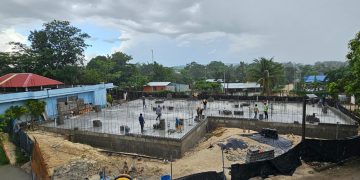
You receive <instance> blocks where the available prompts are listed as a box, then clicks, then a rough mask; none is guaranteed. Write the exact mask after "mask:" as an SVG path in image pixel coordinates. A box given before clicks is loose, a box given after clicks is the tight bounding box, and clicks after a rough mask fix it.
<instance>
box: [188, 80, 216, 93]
mask: <svg viewBox="0 0 360 180" xmlns="http://www.w3.org/2000/svg"><path fill="white" fill-rule="evenodd" d="M194 89H195V90H198V91H205V92H211V93H214V92H217V93H218V92H220V91H221V84H220V83H214V82H206V81H204V80H202V81H196V82H195V84H194Z"/></svg>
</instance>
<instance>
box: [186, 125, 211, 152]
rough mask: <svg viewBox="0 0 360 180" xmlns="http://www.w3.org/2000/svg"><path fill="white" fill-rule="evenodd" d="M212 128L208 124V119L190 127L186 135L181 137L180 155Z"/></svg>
mask: <svg viewBox="0 0 360 180" xmlns="http://www.w3.org/2000/svg"><path fill="white" fill-rule="evenodd" d="M211 129H212V128H211V127H210V126H209V123H208V120H207V119H205V120H203V121H201V122H200V123H199V124H197V125H196V127H194V128H193V129H191V130H190V131H189V132H188V133H187V134H186V135H184V136H183V137H182V138H181V153H182V155H183V154H184V153H185V152H186V151H188V150H189V149H191V148H193V147H194V146H195V145H196V144H197V143H199V141H200V140H201V139H203V138H205V134H206V133H207V132H210V130H211Z"/></svg>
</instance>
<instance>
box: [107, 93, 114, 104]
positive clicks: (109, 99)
mask: <svg viewBox="0 0 360 180" xmlns="http://www.w3.org/2000/svg"><path fill="white" fill-rule="evenodd" d="M106 101H107V102H108V103H110V104H112V103H113V98H112V96H111V94H108V95H106Z"/></svg>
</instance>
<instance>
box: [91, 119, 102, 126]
mask: <svg viewBox="0 0 360 180" xmlns="http://www.w3.org/2000/svg"><path fill="white" fill-rule="evenodd" d="M101 126H102V122H101V121H100V120H93V127H101Z"/></svg>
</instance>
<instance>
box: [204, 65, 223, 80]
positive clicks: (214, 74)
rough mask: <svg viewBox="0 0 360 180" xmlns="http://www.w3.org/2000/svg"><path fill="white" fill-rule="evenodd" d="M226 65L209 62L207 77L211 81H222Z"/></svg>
mask: <svg viewBox="0 0 360 180" xmlns="http://www.w3.org/2000/svg"><path fill="white" fill-rule="evenodd" d="M226 68H227V67H226V65H225V64H224V63H223V62H221V61H211V62H210V63H209V64H208V65H207V66H206V69H207V73H206V74H207V76H208V77H210V78H212V79H223V78H224V72H225V70H226Z"/></svg>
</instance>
